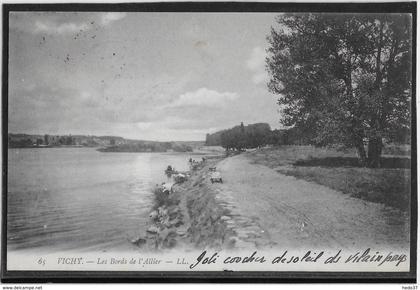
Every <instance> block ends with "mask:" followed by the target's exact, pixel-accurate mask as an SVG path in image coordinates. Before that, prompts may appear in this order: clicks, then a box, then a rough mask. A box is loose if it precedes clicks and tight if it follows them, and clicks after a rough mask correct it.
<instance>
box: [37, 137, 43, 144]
mask: <svg viewBox="0 0 420 290" xmlns="http://www.w3.org/2000/svg"><path fill="white" fill-rule="evenodd" d="M39 145H42V139H41V138H37V139H36V146H39Z"/></svg>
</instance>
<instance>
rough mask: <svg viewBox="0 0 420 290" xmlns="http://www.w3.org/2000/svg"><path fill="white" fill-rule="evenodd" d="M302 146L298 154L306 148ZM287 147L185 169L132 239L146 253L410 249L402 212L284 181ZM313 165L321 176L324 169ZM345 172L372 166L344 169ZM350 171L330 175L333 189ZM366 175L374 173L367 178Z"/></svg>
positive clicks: (366, 187) (311, 184)
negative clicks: (218, 179) (216, 177)
mask: <svg viewBox="0 0 420 290" xmlns="http://www.w3.org/2000/svg"><path fill="white" fill-rule="evenodd" d="M298 149H299V148H298ZM298 149H296V148H294V149H293V150H298ZM300 149H301V150H300V152H301V153H302V152H303V151H305V150H303V151H302V148H300ZM303 149H305V148H303ZM306 149H307V148H306ZM275 150H277V151H278V150H283V151H285V152H283V153H280V152H277V151H276V152H274V151H275ZM287 150H289V151H290V150H291V149H290V148H283V149H281V148H280V149H279V148H277V149H258V150H255V151H253V152H247V153H242V154H239V155H237V156H231V157H227V158H226V157H222V156H221V155H219V156H215V157H213V158H209V159H207V161H206V162H205V163H203V164H201V165H200V166H199V167H198V168H197V169H196V170H192V171H190V172H189V177H188V180H187V181H186V182H184V183H182V184H175V185H174V186H173V193H171V194H169V195H159V194H157V195H156V205H155V208H154V210H153V212H152V213H151V223H150V226H149V231H148V233H147V235H146V236H145V237H143V238H139V239H138V240H136V241H133V242H134V243H137V244H139V246H141V247H147V248H149V249H165V248H174V247H177V248H178V247H182V248H185V249H192V248H201V249H202V248H206V249H210V248H213V249H226V248H236V249H241V248H242V249H258V248H278V247H284V246H288V247H290V248H299V247H302V248H304V247H311V246H316V247H321V248H322V247H327V248H335V247H340V248H347V249H349V248H353V247H357V246H359V247H360V246H367V245H369V246H377V247H382V248H383V247H385V248H404V249H408V245H409V216H408V214H407V213H406V212H404V211H401V209H400V208H398V207H395V206H394V207H392V206H389V205H388V204H384V203H381V202H377V201H376V202H369V201H364V200H363V198H360V196H354V195H350V194H347V192H343V191H340V190H337V189H335V188H334V187H333V186H328V184H322V183H321V182H317V180H306V179H304V178H299V177H298V179H296V178H295V177H293V176H287V175H289V174H285V172H284V170H288V172H289V171H290V170H292V169H293V168H294V167H293V165H292V163H291V162H292V161H291V159H290V158H291V157H290V156H291V154H290V152H288V153H287V152H286V151H287ZM303 153H305V152H303ZM318 153H319V152H318ZM330 153H331V152H328V154H330ZM325 154H327V153H325ZM325 154H324V155H325ZM328 154H327V155H328ZM337 154H343V153H337ZM348 154H351V153H348ZM286 155H288V156H289V159H290V160H289V159H287V158H286V157H287V156H286ZM276 156H277V157H276ZM297 156H298V155H297ZM302 156H303V155H302ZM302 156H301V157H302ZM320 156H322V155H320ZM281 157H285V158H281ZM280 159H281V160H280ZM295 159H296V157H295ZM300 160H304V158H300ZM280 161H281V162H284V163H285V164H280ZM270 162H271V163H270ZM286 163H287V164H286ZM273 164H276V166H274V165H273ZM270 165H271V166H270ZM210 167H216V168H217V170H218V171H220V172H221V176H222V177H223V184H220V183H214V184H213V183H211V182H210V175H211V172H210V171H209V169H210ZM296 167H297V166H296ZM316 168H317V170H319V172H320V173H319V174H322V173H325V172H324V171H325V170H324V169H323V168H320V167H316ZM296 170H300V169H299V168H298V169H296ZM343 170H344V171H346V170H347V171H348V170H353V171H360V170H362V171H363V170H364V171H366V170H374V169H364V168H349V167H343V168H341V171H343ZM406 170H408V169H404V171H406ZM341 171H340V172H341ZM347 171H346V172H344V173H343V174H339V175H337V174H336V175H331V177H330V180H332V181H331V182H333V184H336V183H339V182H346V180H347V178H352V176H353V175H349V174H347ZM384 172H385V174H387V172H388V171H386V170H385V171H384V170H383V169H378V171H377V172H376V173H375V174H376V175H377V176H382V173H384ZM376 175H375V176H376ZM326 176H327V175H325V176H324V177H326ZM370 176H372V174H370V175H367V177H365V179H366V178H368V177H370ZM386 176H387V175H385V176H382V177H381V178H386ZM368 182H369V180H368ZM370 182H371V183H367V184H365V185H364V186H359V185H357V186H358V188H359V190H360V191H361V192H362V193H363V194H364V195H366V192H367V194H369V190H370V188H372V187H374V185H375V183H374V181H370ZM356 184H358V183H356ZM406 186H409V183H408V184H407V185H406ZM382 190H383V189H382ZM383 191H384V192H385V193H386V194H392V192H391V193H389V192H388V191H387V190H383ZM364 195H363V196H364ZM405 198H407V199H408V198H409V196H408V197H404V199H405ZM373 233H374V234H373Z"/></svg>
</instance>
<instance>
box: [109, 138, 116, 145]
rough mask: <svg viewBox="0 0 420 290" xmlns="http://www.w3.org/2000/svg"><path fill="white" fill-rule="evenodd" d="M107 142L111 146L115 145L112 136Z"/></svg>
mask: <svg viewBox="0 0 420 290" xmlns="http://www.w3.org/2000/svg"><path fill="white" fill-rule="evenodd" d="M109 144H110V145H111V146H115V139H114V138H112V139H111V140H109Z"/></svg>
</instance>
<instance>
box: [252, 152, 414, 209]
mask: <svg viewBox="0 0 420 290" xmlns="http://www.w3.org/2000/svg"><path fill="white" fill-rule="evenodd" d="M384 151H385V152H386V157H383V158H382V164H383V167H384V168H379V169H373V168H363V167H360V165H359V163H358V160H357V157H356V154H355V152H354V151H353V150H346V151H340V150H337V149H332V148H315V147H312V146H280V147H275V148H265V149H261V150H256V151H254V152H249V153H247V154H248V156H249V158H250V159H251V160H253V162H255V163H258V164H263V165H266V166H268V167H270V168H273V169H275V170H277V171H278V172H280V173H282V174H286V175H290V176H294V177H296V178H300V179H304V180H307V181H312V182H316V183H318V184H322V185H325V186H327V187H330V188H332V189H335V190H339V191H341V192H343V193H344V194H348V195H350V196H352V197H356V198H361V199H364V200H368V201H372V202H379V203H383V204H385V205H387V206H392V207H396V208H398V209H401V210H404V211H407V210H408V208H409V201H410V194H411V189H410V180H411V174H410V173H411V171H410V161H411V160H410V159H409V157H408V156H409V148H408V147H407V146H405V147H402V148H401V147H398V146H393V147H389V148H385V150H384Z"/></svg>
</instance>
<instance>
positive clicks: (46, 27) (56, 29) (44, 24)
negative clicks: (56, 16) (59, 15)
mask: <svg viewBox="0 0 420 290" xmlns="http://www.w3.org/2000/svg"><path fill="white" fill-rule="evenodd" d="M86 29H88V25H87V23H75V22H67V23H61V24H57V23H55V22H52V21H41V20H37V21H35V32H44V33H58V34H67V33H75V32H79V31H80V30H86Z"/></svg>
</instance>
